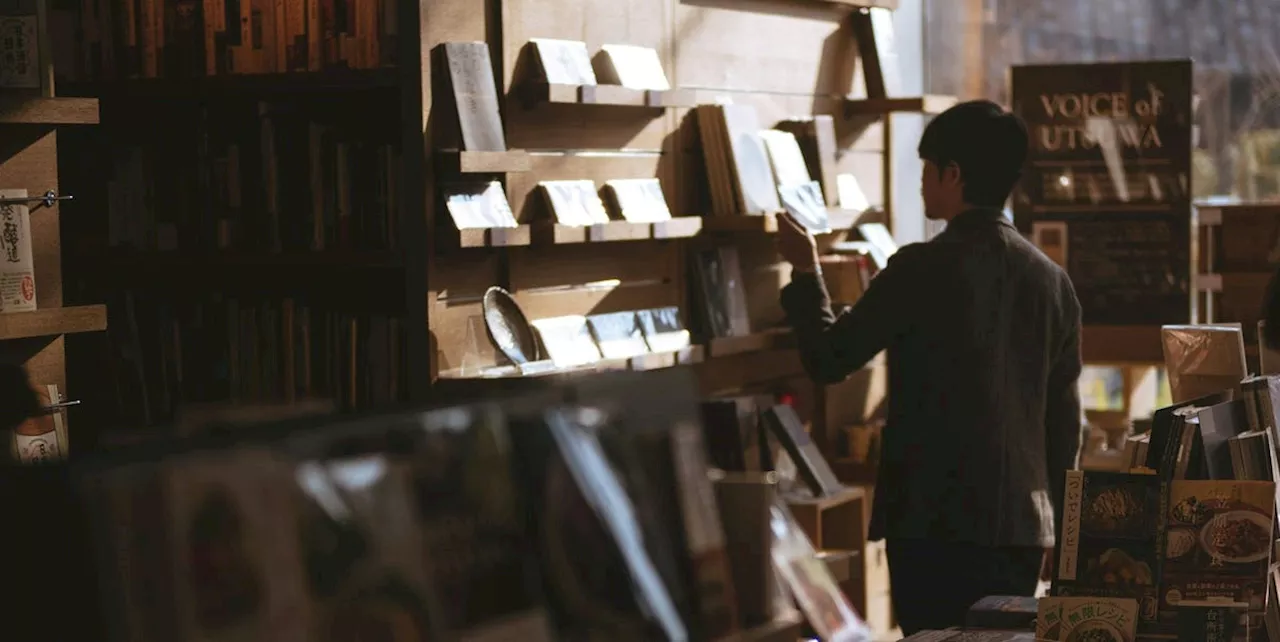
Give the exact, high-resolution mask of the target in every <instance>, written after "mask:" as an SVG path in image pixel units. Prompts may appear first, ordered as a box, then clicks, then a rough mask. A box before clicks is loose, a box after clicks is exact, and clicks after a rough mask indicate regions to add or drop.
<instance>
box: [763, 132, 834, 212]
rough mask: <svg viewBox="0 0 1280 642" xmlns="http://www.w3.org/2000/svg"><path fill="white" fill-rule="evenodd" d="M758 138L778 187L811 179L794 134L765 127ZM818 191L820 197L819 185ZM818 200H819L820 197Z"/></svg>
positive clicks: (800, 183) (803, 182)
mask: <svg viewBox="0 0 1280 642" xmlns="http://www.w3.org/2000/svg"><path fill="white" fill-rule="evenodd" d="M760 138H761V139H762V140H763V141H764V146H765V149H766V150H768V152H769V164H770V166H771V167H773V175H774V176H776V177H777V180H778V186H779V187H786V186H789V185H803V184H805V183H808V182H810V181H812V180H813V177H812V176H810V175H809V166H808V165H806V164H805V162H804V153H803V152H801V151H800V142H799V141H798V140H796V137H795V134H792V133H790V132H784V131H779V130H776V129H765V130H761V132H760ZM818 192H819V196H820V197H821V192H822V190H821V187H819V189H818ZM819 200H820V201H821V198H819ZM823 205H825V203H823Z"/></svg>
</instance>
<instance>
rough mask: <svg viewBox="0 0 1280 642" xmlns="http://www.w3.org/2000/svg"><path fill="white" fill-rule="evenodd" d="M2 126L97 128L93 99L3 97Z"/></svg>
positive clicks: (0, 101) (96, 114)
mask: <svg viewBox="0 0 1280 642" xmlns="http://www.w3.org/2000/svg"><path fill="white" fill-rule="evenodd" d="M0 123H5V124H11V125H96V124H98V101H97V100H95V99H93V98H35V97H30V98H24V97H19V96H6V97H0Z"/></svg>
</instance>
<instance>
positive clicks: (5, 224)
mask: <svg viewBox="0 0 1280 642" xmlns="http://www.w3.org/2000/svg"><path fill="white" fill-rule="evenodd" d="M26 197H27V190H25V189H0V313H7V312H30V311H32V310H35V309H36V273H35V262H34V259H33V258H32V254H31V210H30V208H29V207H28V206H27V204H26V203H21V202H5V201H6V200H9V199H18V200H20V199H24V198H26Z"/></svg>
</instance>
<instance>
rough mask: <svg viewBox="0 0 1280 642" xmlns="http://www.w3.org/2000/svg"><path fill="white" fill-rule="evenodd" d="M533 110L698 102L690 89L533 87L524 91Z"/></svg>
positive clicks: (573, 86) (591, 86)
mask: <svg viewBox="0 0 1280 642" xmlns="http://www.w3.org/2000/svg"><path fill="white" fill-rule="evenodd" d="M521 93H522V95H523V96H524V100H525V102H526V103H527V104H529V105H530V106H532V105H538V104H544V103H545V104H551V105H600V106H611V107H644V108H648V109H664V108H670V107H692V106H694V105H695V104H696V102H697V94H696V92H694V91H692V90H688V89H672V90H668V91H650V90H645V89H632V88H630V87H623V86H621V85H558V84H548V83H534V84H530V85H526V86H525V87H524V89H523V90H522V91H521Z"/></svg>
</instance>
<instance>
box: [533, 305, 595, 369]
mask: <svg viewBox="0 0 1280 642" xmlns="http://www.w3.org/2000/svg"><path fill="white" fill-rule="evenodd" d="M530 324H532V325H533V327H534V329H536V330H537V331H538V336H540V337H541V338H542V345H543V347H545V348H546V349H547V355H549V356H550V357H551V360H552V361H554V362H555V364H556V365H557V366H559V367H561V368H572V367H575V366H584V365H587V364H591V363H595V362H597V361H599V360H600V348H599V347H597V346H596V342H595V339H594V338H592V336H591V330H590V329H588V328H587V317H585V316H582V315H580V314H574V315H569V316H563V317H549V318H546V319H536V320H534V321H530Z"/></svg>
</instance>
